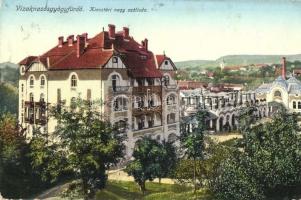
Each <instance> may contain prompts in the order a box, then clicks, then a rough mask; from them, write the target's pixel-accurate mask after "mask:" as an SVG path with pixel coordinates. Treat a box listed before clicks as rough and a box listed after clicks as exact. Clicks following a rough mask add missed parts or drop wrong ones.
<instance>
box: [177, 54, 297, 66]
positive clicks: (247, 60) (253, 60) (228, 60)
mask: <svg viewBox="0 0 301 200" xmlns="http://www.w3.org/2000/svg"><path fill="white" fill-rule="evenodd" d="M283 56H285V57H286V58H287V60H288V61H295V60H301V54H296V55H227V56H222V57H220V58H218V59H216V60H187V61H180V62H175V65H176V66H177V67H178V68H179V69H183V68H185V69H186V68H190V69H191V70H199V69H202V68H207V67H219V64H220V62H221V61H223V60H224V62H225V65H226V66H233V65H249V64H272V63H273V64H279V63H280V62H281V58H282V57H283Z"/></svg>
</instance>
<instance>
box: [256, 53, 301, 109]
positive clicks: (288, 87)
mask: <svg viewBox="0 0 301 200" xmlns="http://www.w3.org/2000/svg"><path fill="white" fill-rule="evenodd" d="M255 92H256V99H258V100H263V101H267V102H278V103H282V104H283V105H284V106H285V108H287V109H288V110H289V111H290V112H301V82H300V81H299V80H298V79H297V78H295V77H294V76H290V77H288V76H287V72H286V59H285V57H283V58H282V69H281V76H279V77H278V78H276V79H275V80H274V81H273V82H272V83H264V84H262V85H261V86H259V87H258V88H257V89H256V90H255Z"/></svg>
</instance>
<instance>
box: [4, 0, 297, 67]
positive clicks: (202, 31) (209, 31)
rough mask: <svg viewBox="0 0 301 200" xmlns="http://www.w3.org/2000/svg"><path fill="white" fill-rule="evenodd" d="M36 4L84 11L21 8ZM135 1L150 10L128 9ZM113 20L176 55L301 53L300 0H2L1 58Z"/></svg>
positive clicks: (157, 49) (92, 31)
mask: <svg viewBox="0 0 301 200" xmlns="http://www.w3.org/2000/svg"><path fill="white" fill-rule="evenodd" d="M30 7H32V8H38V7H42V8H45V7H46V8H48V9H50V8H57V7H61V8H68V7H73V8H79V9H81V11H77V12H75V11H73V12H68V13H60V12H55V13H53V12H49V11H33V12H30V11H21V10H22V9H19V10H18V8H30ZM91 7H94V8H97V9H98V11H91ZM104 8H106V9H111V12H104V10H102V9H104ZM134 8H139V9H144V11H145V12H128V9H134ZM114 9H120V10H118V11H114ZM122 9H125V12H120V11H123V10H122ZM108 24H115V25H116V30H117V31H118V30H122V27H124V26H127V27H129V28H130V35H131V36H133V37H134V39H136V40H137V41H141V40H143V39H144V38H147V39H148V40H149V49H150V50H151V51H153V52H154V53H155V54H162V53H163V52H165V53H166V55H168V56H169V57H171V59H172V60H173V61H184V60H197V59H201V60H215V59H217V58H219V57H221V56H224V55H235V54H277V55H287V54H299V53H301V0H185V1H184V0H164V1H163V0H160V1H159V0H148V1H147V0H111V1H104V0H61V1H59V0H39V1H38V0H0V63H2V62H7V61H10V62H14V63H17V62H19V61H20V60H22V59H23V58H25V57H27V56H29V55H41V54H43V53H44V52H45V51H47V50H49V49H50V48H52V47H54V46H55V45H57V38H58V37H59V36H64V37H65V38H66V37H67V36H68V35H72V34H73V35H75V36H76V35H77V34H81V33H84V32H87V33H88V36H89V37H93V36H94V35H96V34H97V33H99V32H101V31H102V29H103V27H104V29H105V30H107V29H108Z"/></svg>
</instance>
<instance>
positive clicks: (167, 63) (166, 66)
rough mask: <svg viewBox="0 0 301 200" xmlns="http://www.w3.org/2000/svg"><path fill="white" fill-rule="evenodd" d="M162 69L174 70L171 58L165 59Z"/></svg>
mask: <svg viewBox="0 0 301 200" xmlns="http://www.w3.org/2000/svg"><path fill="white" fill-rule="evenodd" d="M160 69H162V70H174V68H173V65H172V62H171V61H170V60H169V59H164V60H163V62H162V64H161V65H160Z"/></svg>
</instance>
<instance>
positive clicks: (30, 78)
mask: <svg viewBox="0 0 301 200" xmlns="http://www.w3.org/2000/svg"><path fill="white" fill-rule="evenodd" d="M19 65H20V80H19V121H20V123H21V124H22V126H23V127H26V128H27V130H26V134H27V137H29V138H30V137H31V136H32V134H33V133H32V131H33V128H34V127H41V129H42V130H43V131H45V132H48V133H49V134H51V132H53V131H54V130H55V126H56V122H55V121H54V120H53V119H52V118H49V117H48V113H47V108H48V107H49V106H57V105H62V104H64V105H67V106H69V105H71V103H72V102H73V101H75V100H76V98H77V97H78V96H80V97H81V98H82V99H85V100H87V101H91V102H93V101H94V100H100V101H102V102H103V103H101V104H100V105H99V110H100V112H101V113H102V115H103V116H104V117H105V119H107V120H109V121H110V122H111V123H112V124H115V123H118V124H119V125H120V124H121V125H123V126H124V132H125V134H126V135H127V140H126V141H125V144H126V147H127V148H126V154H127V155H128V156H130V155H131V153H132V150H133V148H134V145H135V142H136V141H137V140H138V139H139V138H140V137H141V136H144V135H149V136H151V137H153V138H156V139H158V140H163V139H165V140H174V139H175V138H176V136H177V135H179V102H178V86H177V83H176V81H175V80H174V79H173V77H174V75H175V71H176V67H175V65H174V63H173V62H172V60H171V59H170V58H169V57H167V56H166V55H155V54H153V53H152V52H151V51H150V50H149V48H148V40H147V39H144V40H143V41H142V42H141V43H139V42H137V41H135V40H134V38H133V37H132V36H130V34H129V28H127V27H124V28H123V30H121V31H118V32H116V31H115V26H114V25H111V24H110V25H108V30H107V31H105V30H103V31H102V32H100V33H99V34H97V35H96V36H94V37H91V38H89V37H88V34H87V33H83V34H81V35H77V36H76V37H74V35H70V36H68V37H67V38H66V39H64V37H62V36H61V37H59V38H58V42H57V44H56V45H55V46H54V47H53V48H52V49H50V50H48V51H46V53H44V54H42V55H40V56H29V57H27V58H25V59H24V60H22V61H21V62H20V63H19Z"/></svg>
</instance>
